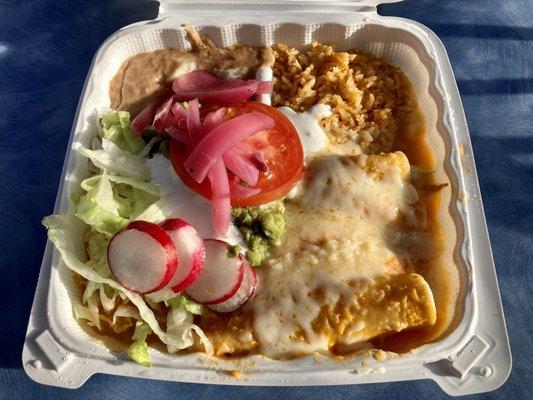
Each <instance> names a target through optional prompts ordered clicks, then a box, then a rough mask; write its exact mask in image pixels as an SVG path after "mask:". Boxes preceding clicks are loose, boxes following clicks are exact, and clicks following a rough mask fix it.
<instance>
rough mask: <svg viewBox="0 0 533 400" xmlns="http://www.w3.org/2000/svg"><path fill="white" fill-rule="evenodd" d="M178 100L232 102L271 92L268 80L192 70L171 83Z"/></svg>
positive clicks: (216, 102) (209, 102)
mask: <svg viewBox="0 0 533 400" xmlns="http://www.w3.org/2000/svg"><path fill="white" fill-rule="evenodd" d="M172 89H173V90H174V92H175V93H176V97H177V99H178V100H179V101H186V100H191V99H195V98H197V99H199V100H200V101H201V102H202V103H203V104H218V105H225V104H232V103H239V102H243V101H246V100H248V99H249V98H250V97H252V96H253V95H254V94H255V93H260V94H266V93H271V92H272V84H271V83H270V82H262V81H256V80H246V81H245V80H242V79H233V80H227V79H222V78H219V77H217V76H215V75H213V74H210V73H209V72H206V71H193V72H190V73H188V74H184V75H181V76H179V77H178V78H176V80H175V81H174V82H173V84H172Z"/></svg>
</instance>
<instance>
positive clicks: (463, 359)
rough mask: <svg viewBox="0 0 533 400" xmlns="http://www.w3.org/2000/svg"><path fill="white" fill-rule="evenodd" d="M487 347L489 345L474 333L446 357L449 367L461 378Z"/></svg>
mask: <svg viewBox="0 0 533 400" xmlns="http://www.w3.org/2000/svg"><path fill="white" fill-rule="evenodd" d="M488 348H489V345H488V343H487V342H486V341H484V340H483V339H482V338H481V337H479V336H477V335H474V336H473V337H472V338H471V339H470V340H469V341H468V343H467V344H466V345H465V346H464V347H463V348H462V349H461V350H459V351H458V352H457V354H455V355H452V356H450V357H449V358H448V360H449V361H450V367H451V368H452V369H453V370H454V371H455V372H456V373H457V374H458V375H459V376H460V378H461V379H463V378H464V376H465V375H466V374H467V373H468V371H470V369H471V368H472V367H473V366H474V365H476V363H477V362H478V361H479V360H480V359H481V357H482V356H483V355H484V354H485V352H486V351H487V350H488Z"/></svg>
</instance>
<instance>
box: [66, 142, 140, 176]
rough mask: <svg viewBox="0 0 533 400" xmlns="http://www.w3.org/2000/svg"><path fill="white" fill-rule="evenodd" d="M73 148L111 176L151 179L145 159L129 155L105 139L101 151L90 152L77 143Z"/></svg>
mask: <svg viewBox="0 0 533 400" xmlns="http://www.w3.org/2000/svg"><path fill="white" fill-rule="evenodd" d="M73 147H74V149H75V150H77V151H78V152H79V153H80V154H81V155H83V156H85V157H87V158H88V159H89V160H91V161H92V163H93V164H94V165H95V166H96V167H97V168H100V169H101V170H105V171H107V172H108V173H109V174H113V175H118V176H126V177H133V178H137V179H141V180H145V181H148V180H149V179H150V170H149V169H148V167H147V166H146V165H144V159H143V157H139V156H138V155H132V154H128V153H126V152H124V151H122V150H121V149H120V148H119V147H118V146H117V145H115V144H114V143H113V142H111V141H109V140H107V139H105V138H104V139H102V149H101V150H90V149H88V148H87V147H85V146H83V145H82V144H81V143H79V142H75V143H74V145H73Z"/></svg>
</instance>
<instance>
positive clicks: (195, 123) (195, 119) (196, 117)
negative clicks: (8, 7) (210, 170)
mask: <svg viewBox="0 0 533 400" xmlns="http://www.w3.org/2000/svg"><path fill="white" fill-rule="evenodd" d="M187 128H188V130H189V143H191V144H192V145H195V144H196V143H198V142H199V141H200V139H201V137H202V123H201V122H200V108H199V106H198V99H194V100H191V101H189V106H188V108H187ZM204 178H205V176H204Z"/></svg>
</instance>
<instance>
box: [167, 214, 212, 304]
mask: <svg viewBox="0 0 533 400" xmlns="http://www.w3.org/2000/svg"><path fill="white" fill-rule="evenodd" d="M161 228H163V229H164V230H165V231H166V232H167V233H168V235H169V236H170V237H171V239H172V241H173V242H174V245H175V246H176V250H177V252H178V255H179V258H180V264H179V268H178V269H177V271H176V272H175V273H174V276H173V277H172V279H171V280H170V282H169V283H168V284H167V287H170V288H171V289H172V290H173V291H174V292H176V293H179V292H183V291H184V290H185V289H187V288H188V287H189V286H190V285H192V284H193V283H194V281H196V279H197V278H198V276H199V275H200V272H201V271H202V268H203V267H204V263H205V246H204V240H203V239H202V238H201V237H200V235H199V234H198V232H197V231H196V229H194V227H193V226H192V225H190V224H189V223H187V222H185V221H183V220H181V219H178V218H173V219H169V220H167V221H165V223H164V224H163V225H161Z"/></svg>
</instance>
